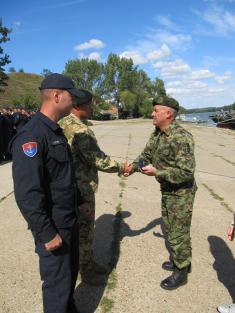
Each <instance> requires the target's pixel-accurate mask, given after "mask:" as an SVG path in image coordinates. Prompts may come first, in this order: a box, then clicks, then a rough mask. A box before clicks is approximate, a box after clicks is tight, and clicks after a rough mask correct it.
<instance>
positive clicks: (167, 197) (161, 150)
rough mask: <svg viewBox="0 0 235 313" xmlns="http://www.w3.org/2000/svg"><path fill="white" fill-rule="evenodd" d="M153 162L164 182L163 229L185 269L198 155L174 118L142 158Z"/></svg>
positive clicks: (156, 133)
mask: <svg viewBox="0 0 235 313" xmlns="http://www.w3.org/2000/svg"><path fill="white" fill-rule="evenodd" d="M140 159H143V160H145V162H146V163H148V164H152V165H153V166H154V167H155V168H156V169H157V171H156V176H155V178H156V180H157V181H158V182H159V183H160V185H161V192H162V220H163V229H164V231H165V233H166V235H167V239H168V242H169V244H170V247H171V252H172V258H173V262H174V264H175V265H176V266H177V267H178V268H179V269H181V268H184V267H186V266H188V265H189V264H190V263H191V257H192V252H191V250H192V248H191V238H190V225H191V219H192V209H193V202H194V197H195V193H196V190H197V187H196V183H195V180H194V171H195V158H194V141H193V137H192V135H191V134H190V133H189V132H187V131H186V130H185V129H184V128H183V127H181V126H180V125H179V124H178V123H177V122H175V121H173V122H172V123H171V124H170V125H169V127H168V128H167V129H166V130H165V131H161V130H160V129H158V128H156V129H155V131H154V132H153V134H152V135H151V137H150V139H149V141H148V143H147V145H146V147H145V149H144V151H143V152H142V153H141V155H140V156H139V157H138V158H137V159H136V160H135V161H134V162H133V168H134V170H135V171H138V163H139V160H140Z"/></svg>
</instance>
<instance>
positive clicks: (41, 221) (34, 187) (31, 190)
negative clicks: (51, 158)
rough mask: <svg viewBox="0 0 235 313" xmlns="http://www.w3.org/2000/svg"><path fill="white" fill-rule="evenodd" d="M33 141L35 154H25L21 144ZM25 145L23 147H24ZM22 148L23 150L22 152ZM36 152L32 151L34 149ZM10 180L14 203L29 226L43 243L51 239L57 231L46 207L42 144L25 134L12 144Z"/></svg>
mask: <svg viewBox="0 0 235 313" xmlns="http://www.w3.org/2000/svg"><path fill="white" fill-rule="evenodd" d="M28 143H33V147H34V149H35V145H36V150H37V152H36V154H35V155H33V156H32V154H31V156H28V155H27V150H24V149H23V145H24V144H28ZM24 147H25V146H24ZM24 151H25V152H24ZM34 152H35V151H34ZM12 155H13V167H12V173H13V180H14V190H15V198H16V202H17V205H18V207H19V209H20V211H21V213H22V215H23V216H24V218H25V220H26V221H27V223H28V225H29V228H30V229H31V230H32V231H33V232H34V234H35V235H36V237H37V238H38V239H39V240H40V241H42V242H43V243H47V242H49V241H50V240H52V239H53V238H54V237H55V235H56V233H57V231H56V229H55V227H54V226H53V225H52V222H51V220H50V216H49V212H48V208H47V207H46V206H45V190H44V188H45V186H44V182H45V171H44V164H43V149H42V143H40V142H39V141H38V140H37V139H35V138H32V137H31V136H28V135H22V136H20V137H17V138H16V139H15V140H14V142H13V143H12Z"/></svg>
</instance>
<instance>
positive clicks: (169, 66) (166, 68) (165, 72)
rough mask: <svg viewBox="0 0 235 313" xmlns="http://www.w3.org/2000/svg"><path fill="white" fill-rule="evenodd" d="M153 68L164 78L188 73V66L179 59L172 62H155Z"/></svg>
mask: <svg viewBox="0 0 235 313" xmlns="http://www.w3.org/2000/svg"><path fill="white" fill-rule="evenodd" d="M153 67H154V68H157V69H160V71H161V75H162V76H164V77H172V76H177V75H179V74H183V73H188V72H190V70H191V69H190V66H189V65H188V64H187V63H185V62H184V61H183V60H181V59H177V60H175V61H172V62H157V63H154V64H153Z"/></svg>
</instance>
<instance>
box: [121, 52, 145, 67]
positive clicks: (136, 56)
mask: <svg viewBox="0 0 235 313" xmlns="http://www.w3.org/2000/svg"><path fill="white" fill-rule="evenodd" d="M119 56H120V57H121V58H126V59H132V60H133V62H134V64H145V63H147V61H148V60H147V59H146V58H145V57H144V56H143V55H142V54H141V53H140V52H138V51H124V52H122V53H121V54H120V55H119Z"/></svg>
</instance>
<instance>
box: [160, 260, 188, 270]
mask: <svg viewBox="0 0 235 313" xmlns="http://www.w3.org/2000/svg"><path fill="white" fill-rule="evenodd" d="M162 268H163V269H164V270H166V271H170V272H173V271H174V269H175V268H176V265H175V264H174V262H172V261H166V262H164V263H162ZM191 271H192V266H191V264H189V266H188V273H191Z"/></svg>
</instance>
